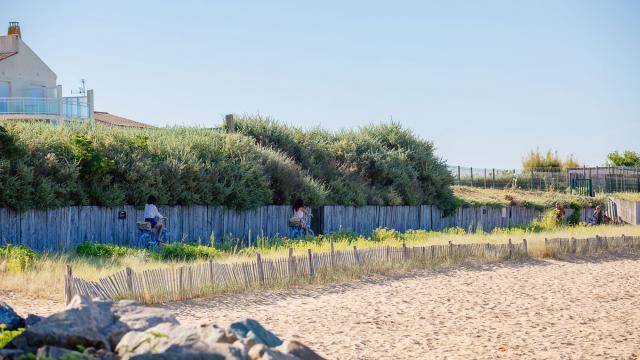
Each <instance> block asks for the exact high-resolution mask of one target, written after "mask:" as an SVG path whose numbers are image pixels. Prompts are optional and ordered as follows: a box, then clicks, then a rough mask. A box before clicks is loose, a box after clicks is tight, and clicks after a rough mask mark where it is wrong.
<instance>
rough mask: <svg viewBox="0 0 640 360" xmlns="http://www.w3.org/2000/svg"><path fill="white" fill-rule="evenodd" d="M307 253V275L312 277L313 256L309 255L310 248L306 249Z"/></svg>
mask: <svg viewBox="0 0 640 360" xmlns="http://www.w3.org/2000/svg"><path fill="white" fill-rule="evenodd" d="M308 253H309V276H311V277H313V257H312V255H311V249H308Z"/></svg>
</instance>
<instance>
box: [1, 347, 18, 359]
mask: <svg viewBox="0 0 640 360" xmlns="http://www.w3.org/2000/svg"><path fill="white" fill-rule="evenodd" d="M22 355H24V351H22V350H19V349H0V360H17V359H19V358H20V357H22Z"/></svg>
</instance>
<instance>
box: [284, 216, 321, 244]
mask: <svg viewBox="0 0 640 360" xmlns="http://www.w3.org/2000/svg"><path fill="white" fill-rule="evenodd" d="M312 216H313V215H311V214H309V215H306V216H305V217H304V218H303V221H304V223H305V224H307V233H306V234H305V233H304V229H303V228H302V226H300V223H297V224H296V223H293V222H292V221H289V228H288V229H287V235H288V237H289V239H297V238H301V237H304V236H305V235H311V236H315V235H316V234H315V233H314V232H313V230H311V217H312Z"/></svg>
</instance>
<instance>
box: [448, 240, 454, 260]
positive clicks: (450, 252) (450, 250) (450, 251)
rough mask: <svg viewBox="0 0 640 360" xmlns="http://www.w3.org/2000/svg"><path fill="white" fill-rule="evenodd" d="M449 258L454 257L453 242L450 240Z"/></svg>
mask: <svg viewBox="0 0 640 360" xmlns="http://www.w3.org/2000/svg"><path fill="white" fill-rule="evenodd" d="M447 257H448V258H449V259H451V258H452V257H453V243H452V242H451V241H449V254H448V256H447Z"/></svg>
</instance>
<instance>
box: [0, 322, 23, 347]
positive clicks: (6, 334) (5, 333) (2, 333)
mask: <svg viewBox="0 0 640 360" xmlns="http://www.w3.org/2000/svg"><path fill="white" fill-rule="evenodd" d="M6 328H7V326H6V325H5V324H0V349H2V348H4V347H5V346H6V345H7V344H8V343H9V342H11V340H13V339H14V338H15V337H16V336H18V335H20V334H22V332H23V331H24V329H18V330H6Z"/></svg>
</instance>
